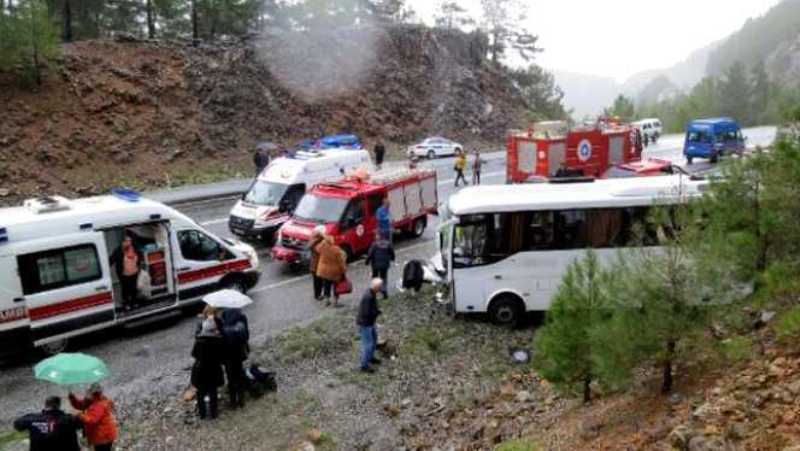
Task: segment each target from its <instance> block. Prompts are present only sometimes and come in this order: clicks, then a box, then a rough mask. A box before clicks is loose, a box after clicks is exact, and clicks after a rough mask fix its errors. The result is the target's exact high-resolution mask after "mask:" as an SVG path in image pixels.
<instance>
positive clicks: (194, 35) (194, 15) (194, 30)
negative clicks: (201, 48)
mask: <svg viewBox="0 0 800 451" xmlns="http://www.w3.org/2000/svg"><path fill="white" fill-rule="evenodd" d="M192 45H194V46H197V0H192Z"/></svg>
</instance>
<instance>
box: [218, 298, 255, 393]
mask: <svg viewBox="0 0 800 451" xmlns="http://www.w3.org/2000/svg"><path fill="white" fill-rule="evenodd" d="M222 336H223V338H225V352H224V355H223V365H224V366H225V377H226V378H227V379H228V397H229V398H230V404H231V407H233V408H237V407H244V389H245V379H244V378H245V374H244V361H245V360H247V356H248V355H249V353H250V344H249V341H250V328H249V326H248V324H247V316H245V314H244V313H243V312H242V310H241V309H238V308H230V309H225V310H223V311H222Z"/></svg>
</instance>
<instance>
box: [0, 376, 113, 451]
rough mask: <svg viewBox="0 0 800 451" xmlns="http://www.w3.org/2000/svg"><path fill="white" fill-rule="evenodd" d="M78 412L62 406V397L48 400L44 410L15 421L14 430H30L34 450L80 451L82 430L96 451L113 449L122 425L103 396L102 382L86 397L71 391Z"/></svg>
mask: <svg viewBox="0 0 800 451" xmlns="http://www.w3.org/2000/svg"><path fill="white" fill-rule="evenodd" d="M69 402H70V404H71V405H72V408H73V409H75V410H76V411H78V413H77V414H76V415H73V414H69V413H66V412H64V411H63V410H62V409H61V398H60V397H58V396H51V397H49V398H47V399H46V400H45V403H44V410H42V411H41V412H40V413H32V414H28V415H25V416H22V417H20V418H18V419H17V420H16V421H14V429H16V430H18V431H21V432H22V431H27V432H28V436H29V439H30V449H31V451H79V450H80V449H81V448H80V445H79V443H78V433H79V432H81V431H83V434H84V436H85V437H86V441H87V442H88V444H89V446H91V447H92V448H93V449H94V450H95V451H111V449H112V448H113V446H114V442H115V441H116V440H117V435H118V428H117V422H116V419H115V418H114V403H113V402H112V401H111V400H110V399H108V398H106V397H105V395H103V389H102V387H101V386H100V385H99V384H92V385H91V386H90V387H89V390H88V391H87V392H86V396H85V397H80V396H77V395H75V394H73V393H71V392H70V393H69Z"/></svg>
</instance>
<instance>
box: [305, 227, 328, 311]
mask: <svg viewBox="0 0 800 451" xmlns="http://www.w3.org/2000/svg"><path fill="white" fill-rule="evenodd" d="M324 238H325V226H321V225H318V226H316V227H314V231H313V232H311V240H309V242H308V248H309V252H310V253H311V256H310V258H309V265H308V269H309V270H310V271H311V277H312V279H313V281H314V299H315V300H317V301H321V300H322V285H323V281H322V279H321V278H320V277H319V276H318V275H317V267H318V266H319V251H318V250H317V245H318V244H319V243H320V242H321V241H322V240H323V239H324Z"/></svg>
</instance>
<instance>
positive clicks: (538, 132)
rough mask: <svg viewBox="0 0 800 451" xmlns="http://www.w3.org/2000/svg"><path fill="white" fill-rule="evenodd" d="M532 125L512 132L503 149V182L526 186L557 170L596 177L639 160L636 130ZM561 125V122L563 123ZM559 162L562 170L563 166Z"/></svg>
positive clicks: (599, 125) (596, 125)
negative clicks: (505, 153)
mask: <svg viewBox="0 0 800 451" xmlns="http://www.w3.org/2000/svg"><path fill="white" fill-rule="evenodd" d="M546 124H547V125H548V126H547V127H542V128H537V126H534V127H533V128H532V129H531V130H529V131H527V132H515V133H511V134H510V135H509V137H508V143H507V147H506V151H507V158H506V165H507V167H506V182H507V183H527V182H533V181H537V179H538V180H541V179H547V178H550V177H554V176H555V175H556V173H557V172H558V171H559V169H562V170H564V169H565V170H566V171H568V172H569V173H570V175H576V176H591V177H599V176H600V175H602V174H603V173H605V172H606V171H607V170H608V169H609V168H610V167H612V166H614V165H618V164H625V163H630V162H632V161H636V160H639V159H640V158H641V147H639V146H637V145H636V141H637V139H636V131H635V130H634V129H633V128H632V127H630V126H628V125H623V124H619V123H616V122H612V121H598V122H596V123H594V124H592V125H588V126H580V127H576V128H573V129H571V130H570V129H568V128H567V127H566V124H564V125H563V127H552V126H550V125H552V124H556V123H555V122H550V123H546ZM562 124H563V123H562ZM562 163H563V164H564V165H565V167H562Z"/></svg>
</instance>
